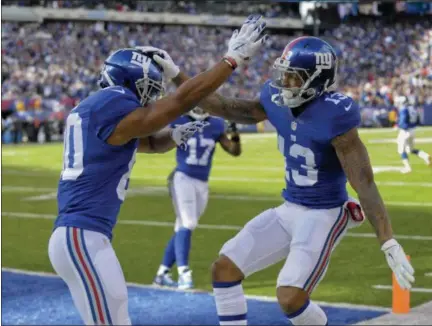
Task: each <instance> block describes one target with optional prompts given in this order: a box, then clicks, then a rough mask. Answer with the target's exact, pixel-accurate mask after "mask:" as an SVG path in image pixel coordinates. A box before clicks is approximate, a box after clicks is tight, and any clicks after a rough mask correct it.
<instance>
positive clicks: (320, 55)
mask: <svg viewBox="0 0 432 326" xmlns="http://www.w3.org/2000/svg"><path fill="white" fill-rule="evenodd" d="M337 66H338V61H337V56H336V52H335V50H334V49H333V48H332V47H331V46H330V44H328V43H327V42H325V41H323V40H321V39H319V38H317V37H310V36H306V37H299V38H296V39H294V40H293V41H291V42H290V43H288V45H287V46H286V47H285V50H284V51H283V53H282V55H281V56H280V57H279V58H277V59H276V61H275V62H274V65H273V69H272V79H271V83H270V86H271V87H272V88H273V90H275V91H276V96H272V100H273V102H275V103H276V104H278V105H280V106H288V107H290V108H295V107H298V106H300V105H302V104H303V103H305V102H308V101H311V100H313V99H314V98H316V97H318V96H320V95H321V94H322V93H324V92H325V91H326V90H328V89H329V88H330V87H332V86H334V85H335V83H336V75H337Z"/></svg>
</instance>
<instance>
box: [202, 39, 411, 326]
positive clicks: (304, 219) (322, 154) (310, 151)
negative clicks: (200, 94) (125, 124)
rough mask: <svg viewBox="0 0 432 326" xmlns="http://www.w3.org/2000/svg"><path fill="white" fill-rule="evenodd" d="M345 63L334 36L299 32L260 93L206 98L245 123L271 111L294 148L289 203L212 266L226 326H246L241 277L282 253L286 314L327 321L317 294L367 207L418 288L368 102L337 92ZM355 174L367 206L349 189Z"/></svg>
mask: <svg viewBox="0 0 432 326" xmlns="http://www.w3.org/2000/svg"><path fill="white" fill-rule="evenodd" d="M337 65H338V64H337V57H336V54H335V51H334V49H333V48H332V47H331V46H330V45H329V44H327V43H326V42H325V41H323V40H321V39H319V38H315V37H300V38H297V39H295V40H293V41H291V42H290V43H289V44H288V45H287V46H286V48H285V50H284V51H283V53H282V55H281V56H280V57H279V58H277V59H276V61H275V62H274V66H273V68H274V69H273V77H272V78H271V79H270V80H269V81H267V82H266V83H265V84H264V85H263V86H262V88H261V92H260V98H259V99H257V100H243V99H235V98H225V97H223V96H221V95H219V94H217V93H215V94H212V95H211V96H209V97H207V98H206V99H205V100H204V101H201V102H200V104H199V106H200V107H201V108H203V109H204V110H206V111H207V112H209V113H210V114H213V115H217V116H221V117H224V118H225V119H228V120H231V121H236V122H239V123H250V124H253V123H257V122H260V121H264V120H266V119H268V120H269V121H270V122H271V123H272V124H273V126H274V127H275V128H276V131H277V140H278V147H279V150H280V152H281V153H282V154H283V155H284V157H285V179H286V187H285V189H284V190H283V192H282V197H283V199H284V203H283V204H281V205H280V206H278V207H274V208H270V209H268V210H266V211H264V212H262V213H261V214H259V215H258V216H256V217H255V218H253V219H252V220H251V221H250V222H249V223H247V224H246V225H245V227H244V228H243V229H242V230H241V231H240V232H239V233H238V234H237V235H236V236H235V237H234V238H232V239H231V240H229V241H228V242H227V243H226V244H225V245H224V246H223V247H222V249H221V251H220V256H219V258H218V259H217V260H216V261H215V262H214V264H213V266H212V277H213V288H214V295H215V300H216V308H217V312H218V315H219V320H220V324H221V325H246V323H247V322H246V312H247V307H246V300H245V297H244V294H243V288H242V280H243V279H244V278H245V277H248V276H249V275H251V274H253V273H255V272H257V271H259V270H262V269H264V268H266V267H268V266H270V265H273V264H275V263H276V262H279V261H281V260H285V264H284V266H283V268H282V270H281V271H280V273H279V277H278V279H277V297H278V301H279V303H280V305H281V307H282V309H283V311H284V312H285V314H286V316H287V318H288V319H289V320H290V321H291V323H292V324H293V325H327V322H328V321H327V316H326V314H325V313H324V311H323V310H322V309H321V308H320V307H319V306H318V305H317V304H315V303H314V302H312V301H310V295H311V293H312V292H313V290H314V289H315V288H316V286H317V285H318V283H319V282H320V280H321V279H322V278H323V277H324V275H325V273H326V271H327V268H328V265H329V260H330V256H331V253H332V251H333V249H334V248H335V247H336V246H337V244H338V243H339V241H340V240H341V239H342V237H343V236H344V234H345V233H346V230H347V227H351V226H354V225H358V224H360V223H361V222H362V221H363V219H364V217H363V215H362V214H363V211H364V213H365V215H366V216H367V218H368V219H369V221H370V222H371V224H372V226H373V227H374V229H375V231H376V234H377V237H378V240H379V243H380V245H381V249H382V251H383V252H384V254H385V257H386V260H387V263H388V264H389V266H390V268H391V269H392V270H393V272H394V273H395V275H396V278H397V280H398V282H399V284H400V285H401V286H402V287H403V288H405V289H409V288H411V283H413V282H414V276H413V274H414V269H413V268H412V266H411V264H410V262H409V261H408V259H407V258H406V255H405V253H404V250H403V249H402V247H401V246H400V245H399V243H398V242H397V241H396V240H395V239H394V235H393V231H392V226H391V223H390V219H389V217H388V214H387V211H386V208H385V205H384V203H383V200H382V198H381V196H380V193H379V191H378V188H377V186H376V183H375V181H374V175H373V172H372V168H371V164H370V161H369V156H368V153H367V150H366V147H365V146H364V144H363V142H362V141H361V139H360V137H359V134H358V131H357V127H358V125H359V123H360V112H359V107H358V105H357V104H356V103H355V102H354V101H353V99H351V98H350V97H348V96H345V95H343V94H341V93H338V92H335V91H332V89H334V88H336V81H337ZM347 179H348V181H349V182H350V184H351V186H352V187H353V188H354V190H355V191H356V192H357V194H358V197H359V200H360V204H361V207H362V208H363V209H361V207H360V206H359V205H358V203H357V202H356V201H355V200H353V199H351V198H349V197H348V194H347V190H346V181H347ZM251 182H253V180H251Z"/></svg>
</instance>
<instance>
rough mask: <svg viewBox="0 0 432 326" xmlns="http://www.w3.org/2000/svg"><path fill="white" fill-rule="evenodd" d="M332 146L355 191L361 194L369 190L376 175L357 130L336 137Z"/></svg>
mask: <svg viewBox="0 0 432 326" xmlns="http://www.w3.org/2000/svg"><path fill="white" fill-rule="evenodd" d="M332 145H333V147H334V148H335V150H336V154H337V156H338V158H339V161H340V164H341V166H342V168H343V170H344V172H345V175H346V177H347V179H348V181H349V183H350V184H351V186H352V187H353V188H354V190H355V191H356V192H357V193H359V192H361V191H362V189H367V188H368V187H369V186H370V185H371V183H373V182H374V175H373V171H372V166H371V163H370V159H369V154H368V152H367V149H366V146H365V145H364V144H363V142H362V140H361V139H360V136H359V134H358V131H357V128H352V129H351V130H349V131H348V132H346V133H344V134H342V135H340V136H337V137H335V138H334V139H333V140H332Z"/></svg>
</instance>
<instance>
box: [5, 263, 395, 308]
mask: <svg viewBox="0 0 432 326" xmlns="http://www.w3.org/2000/svg"><path fill="white" fill-rule="evenodd" d="M2 271H4V272H10V273H16V274H24V275H33V276H42V277H55V278H58V276H57V275H56V274H54V273H47V272H34V271H28V270H22V269H16V268H9V267H2ZM126 284H127V285H128V286H132V287H138V288H144V289H157V290H164V291H170V292H188V293H207V294H209V295H213V294H212V293H209V292H207V291H204V290H199V289H193V290H179V289H170V288H161V287H157V286H154V285H147V284H139V283H131V282H127V283H126ZM246 298H247V299H251V300H258V301H264V302H277V298H276V297H270V296H261V295H246ZM314 302H316V303H317V304H319V305H322V306H328V307H335V308H351V309H362V310H374V311H390V308H387V307H379V306H369V305H357V304H350V303H334V302H324V301H314Z"/></svg>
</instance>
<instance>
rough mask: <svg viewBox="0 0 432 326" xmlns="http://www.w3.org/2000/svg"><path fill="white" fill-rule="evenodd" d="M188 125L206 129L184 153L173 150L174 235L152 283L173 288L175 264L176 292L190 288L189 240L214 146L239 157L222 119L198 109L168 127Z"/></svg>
mask: <svg viewBox="0 0 432 326" xmlns="http://www.w3.org/2000/svg"><path fill="white" fill-rule="evenodd" d="M191 121H203V122H206V123H208V125H207V126H206V128H204V129H202V131H200V132H197V133H196V134H195V135H194V136H193V137H191V138H190V139H189V140H188V142H187V145H188V146H187V149H186V150H183V149H181V148H177V152H176V160H177V166H176V168H175V169H174V171H173V172H172V173H171V174H170V176H169V177H168V187H169V192H170V195H171V199H172V202H173V205H174V211H175V214H176V222H175V227H174V235H173V236H172V237H171V239H170V241H169V242H168V244H167V247H166V249H165V254H164V257H163V261H162V264H161V266H160V267H159V269H158V271H157V275H156V277H155V280H154V283H155V284H156V285H161V286H169V287H173V286H177V284H176V283H175V282H173V280H172V278H171V274H170V273H169V272H170V269H171V267H172V266H173V265H174V263H176V264H177V269H178V275H179V281H178V288H179V289H191V288H192V287H193V282H192V270H191V269H190V268H189V251H190V246H191V236H192V232H193V230H195V228H196V227H197V225H198V220H199V218H200V217H201V216H202V214H203V213H204V210H205V208H206V206H207V201H208V194H209V191H208V179H209V176H210V171H211V168H212V162H213V155H214V153H215V149H216V147H215V146H216V144H217V143H219V144H220V145H221V147H222V148H223V149H224V150H225V151H226V152H227V153H229V154H231V155H233V156H239V155H240V153H241V147H240V136H239V135H238V133H237V132H236V130H235V125H234V124H230V126H231V130H230V132H227V130H226V128H225V121H224V120H223V119H221V118H218V117H212V116H209V115H208V113H206V112H203V111H202V109H200V108H195V109H194V110H192V111H190V112H189V113H188V114H187V115H184V116H182V117H180V118H179V119H177V120H175V121H174V122H173V123H172V127H175V126H178V125H185V124H188V123H190V122H191ZM228 133H229V134H230V135H228ZM228 136H230V138H229V137H228Z"/></svg>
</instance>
